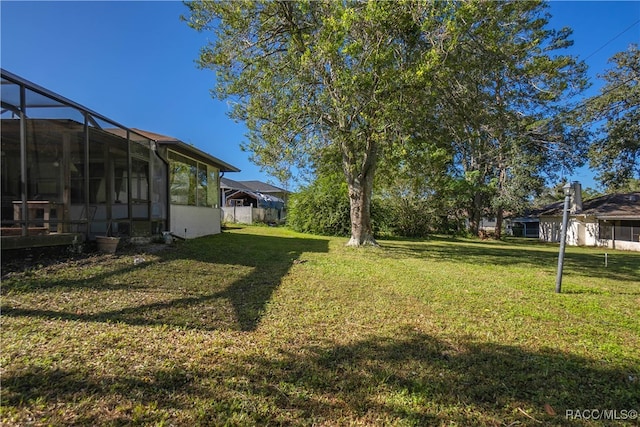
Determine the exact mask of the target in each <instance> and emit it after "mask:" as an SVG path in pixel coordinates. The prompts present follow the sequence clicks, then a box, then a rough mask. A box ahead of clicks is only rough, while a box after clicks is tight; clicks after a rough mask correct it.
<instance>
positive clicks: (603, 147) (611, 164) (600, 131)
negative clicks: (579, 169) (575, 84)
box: [585, 44, 640, 190]
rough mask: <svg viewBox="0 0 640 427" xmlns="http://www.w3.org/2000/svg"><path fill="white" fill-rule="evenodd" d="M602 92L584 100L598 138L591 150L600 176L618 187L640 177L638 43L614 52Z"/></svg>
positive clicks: (639, 70)
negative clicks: (624, 49)
mask: <svg viewBox="0 0 640 427" xmlns="http://www.w3.org/2000/svg"><path fill="white" fill-rule="evenodd" d="M609 62H610V63H611V64H612V67H611V68H610V69H609V70H608V71H607V72H606V73H605V74H604V75H602V76H600V77H602V78H603V79H604V81H605V84H604V86H603V87H602V89H601V90H600V93H599V94H598V95H596V96H594V97H591V98H589V99H588V100H587V101H586V102H585V117H586V120H587V122H589V123H593V124H594V125H595V127H596V129H595V139H594V141H593V145H592V146H591V149H590V151H589V161H590V164H591V166H592V167H593V168H594V169H595V170H597V171H598V180H599V181H600V183H601V184H603V185H604V186H605V187H607V188H609V189H610V190H619V189H623V188H626V187H629V185H630V184H631V183H632V182H633V181H634V180H637V179H640V51H638V45H637V44H636V45H631V46H629V49H628V50H626V51H623V52H619V53H617V54H616V55H614V56H613V57H612V58H611V60H610V61H609Z"/></svg>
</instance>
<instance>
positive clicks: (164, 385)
mask: <svg viewBox="0 0 640 427" xmlns="http://www.w3.org/2000/svg"><path fill="white" fill-rule="evenodd" d="M345 243H346V239H341V238H325V237H315V236H307V235H302V234H297V233H294V232H291V231H289V230H287V229H282V228H269V227H245V228H241V229H235V230H230V231H226V232H224V233H223V234H220V235H216V236H210V237H206V238H201V239H196V240H191V241H186V242H179V243H178V244H177V246H175V247H171V248H168V249H165V250H163V251H160V252H156V253H146V254H142V253H141V252H139V251H140V249H138V252H135V251H134V250H133V249H129V250H126V251H122V252H120V253H118V254H117V255H93V256H89V257H84V258H79V259H73V260H70V261H69V262H66V263H58V264H52V265H47V266H41V267H40V268H33V269H28V270H27V271H24V272H20V273H12V274H5V275H4V277H3V280H2V317H1V323H2V324H1V339H2V342H1V344H2V354H1V363H2V367H1V369H2V371H1V374H2V402H1V403H2V405H1V420H2V424H3V425H8V426H9V425H54V426H57V425H87V426H89V425H90V426H93V425H114V426H115V425H159V426H160V425H166V426H169V425H180V426H195V425H247V426H251V425H335V426H343V425H374V426H377V425H398V426H405V425H420V426H423V425H427V426H428V425H446V426H473V425H481V426H485V425H486V426H523V425H524V426H529V425H530V426H541V425H594V426H595V425H601V423H602V421H594V420H587V419H586V418H593V417H597V416H607V417H609V418H612V417H613V418H618V419H617V420H613V421H612V422H610V424H611V425H617V424H620V425H628V424H629V423H630V424H632V425H637V424H638V420H637V419H636V420H629V419H627V420H624V418H632V417H633V412H632V411H634V410H640V254H638V253H630V252H616V251H611V250H609V251H608V267H606V268H605V266H604V250H603V249H586V248H574V247H568V248H567V255H566V258H565V275H564V281H563V293H562V294H556V293H554V289H555V275H556V265H557V252H558V247H557V246H554V245H542V244H537V243H536V242H531V241H524V240H513V241H509V242H494V241H479V240H466V239H453V238H451V239H449V238H432V239H430V240H427V241H417V240H383V241H381V242H380V243H381V244H382V247H381V248H368V249H354V248H347V247H345ZM136 258H137V259H138V261H140V258H144V261H143V262H137V263H136V262H134V259H136ZM3 274H4V272H3ZM594 409H596V410H599V411H601V412H594V411H592V410H594ZM567 411H571V412H567ZM577 411H580V412H577ZM587 411H588V412H587ZM605 411H611V412H605ZM613 411H615V412H613ZM567 414H569V415H571V414H573V419H572V417H569V418H568V417H567V416H566V415H567ZM581 418H582V419H581Z"/></svg>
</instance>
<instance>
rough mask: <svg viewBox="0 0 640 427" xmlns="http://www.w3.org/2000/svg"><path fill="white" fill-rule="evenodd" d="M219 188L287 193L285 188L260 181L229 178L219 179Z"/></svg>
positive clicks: (265, 192)
mask: <svg viewBox="0 0 640 427" xmlns="http://www.w3.org/2000/svg"><path fill="white" fill-rule="evenodd" d="M220 188H225V189H229V190H243V191H252V192H254V193H263V194H269V193H289V192H288V191H287V190H285V189H283V188H280V187H276V186H274V185H271V184H267V183H266V182H262V181H234V180H232V179H229V178H221V179H220Z"/></svg>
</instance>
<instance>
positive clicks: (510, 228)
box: [505, 207, 548, 239]
mask: <svg viewBox="0 0 640 427" xmlns="http://www.w3.org/2000/svg"><path fill="white" fill-rule="evenodd" d="M547 208H548V207H547ZM543 211H544V209H533V210H529V211H526V212H525V213H524V214H522V215H520V216H509V217H507V218H505V224H506V228H507V234H508V235H510V236H515V237H529V238H533V239H538V238H540V212H543Z"/></svg>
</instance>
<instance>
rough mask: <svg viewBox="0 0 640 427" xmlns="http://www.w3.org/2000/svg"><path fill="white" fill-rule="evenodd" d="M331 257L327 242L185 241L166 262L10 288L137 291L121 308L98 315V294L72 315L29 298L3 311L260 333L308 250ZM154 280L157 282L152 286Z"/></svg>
mask: <svg viewBox="0 0 640 427" xmlns="http://www.w3.org/2000/svg"><path fill="white" fill-rule="evenodd" d="M327 251H328V241H327V240H325V239H299V238H283V237H271V236H264V235H250V234H241V233H223V234H221V235H217V236H210V237H206V238H201V239H195V240H193V241H189V242H185V243H183V244H181V247H180V248H179V250H175V251H163V252H161V253H159V254H158V256H159V257H160V260H159V261H158V262H156V263H148V264H146V265H142V266H131V265H130V264H127V265H126V266H124V267H123V266H122V265H120V266H119V267H117V268H116V267H113V266H111V267H105V268H104V269H103V270H102V271H101V272H99V273H97V274H95V275H93V276H92V277H91V278H89V279H87V278H79V279H71V280H68V279H67V280H56V281H54V282H51V281H50V279H48V278H47V277H46V276H45V277H44V278H40V279H34V280H31V281H30V282H29V284H28V285H25V284H23V283H19V282H14V283H9V284H6V286H4V285H5V284H3V288H4V289H3V292H4V293H6V292H16V293H18V294H20V295H22V296H24V295H26V294H29V293H36V292H37V293H44V292H49V293H51V295H52V297H53V296H55V295H56V294H60V293H64V292H67V291H74V292H75V293H74V297H73V298H77V299H81V298H82V296H80V295H78V292H80V293H82V292H85V293H87V294H88V295H90V294H91V293H99V294H101V293H104V292H112V291H125V292H128V293H130V297H129V298H123V299H122V301H120V303H119V304H117V305H116V306H115V308H113V309H110V310H106V309H104V310H96V307H95V296H93V297H92V298H93V300H92V304H93V305H92V306H91V307H82V306H81V305H78V306H77V308H75V309H74V310H71V311H69V310H61V309H52V308H51V307H49V306H47V307H43V306H42V305H41V304H40V305H38V306H37V307H33V306H31V307H30V306H29V305H30V304H29V302H28V298H24V300H25V302H24V303H21V304H20V306H17V307H12V306H11V305H8V304H7V305H3V306H2V313H3V315H5V316H33V317H41V318H50V319H64V320H77V321H89V322H124V323H127V324H132V325H154V324H161V325H162V324H166V325H171V326H178V327H189V328H199V329H209V330H213V329H238V330H242V331H251V330H254V329H255V328H256V327H257V325H258V322H259V321H260V318H261V316H262V315H263V313H264V310H265V307H266V305H267V303H268V301H269V300H270V299H271V296H272V294H273V292H274V290H275V289H276V288H277V287H278V285H279V284H280V282H281V280H282V278H283V277H284V276H285V275H286V274H287V272H288V271H289V269H290V268H291V266H292V265H293V264H294V263H295V262H297V260H299V258H300V256H301V255H302V254H303V253H305V252H327ZM176 265H178V266H181V267H180V270H176V267H175V266H176ZM182 269H184V270H182ZM133 274H135V276H134V275H133ZM225 275H229V276H230V277H231V279H229V277H224V276H225ZM148 277H151V279H149V280H147V278H148ZM114 281H115V282H117V283H115V284H114V283H113V282H114ZM131 281H134V283H131ZM228 282H231V283H230V284H229V283H228ZM127 283H130V284H127ZM163 291H164V292H165V293H166V295H165V296H163V297H162V298H161V300H160V301H154V302H148V303H140V304H135V300H136V298H141V299H143V300H144V299H148V298H147V297H148V296H149V295H153V294H154V293H160V292H163ZM105 295H106V294H105ZM112 295H113V294H112ZM111 298H115V297H114V296H111ZM132 302H133V303H134V304H133V305H132V304H131V303H132ZM118 305H119V306H120V307H121V308H118ZM229 307H230V308H231V309H232V310H231V311H232V312H230V310H229Z"/></svg>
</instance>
